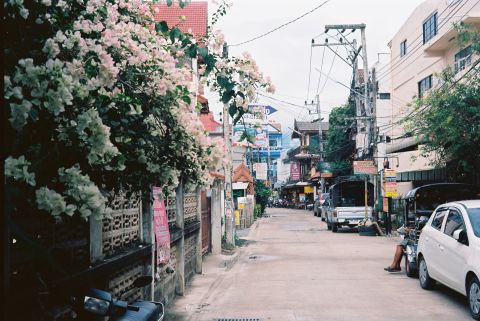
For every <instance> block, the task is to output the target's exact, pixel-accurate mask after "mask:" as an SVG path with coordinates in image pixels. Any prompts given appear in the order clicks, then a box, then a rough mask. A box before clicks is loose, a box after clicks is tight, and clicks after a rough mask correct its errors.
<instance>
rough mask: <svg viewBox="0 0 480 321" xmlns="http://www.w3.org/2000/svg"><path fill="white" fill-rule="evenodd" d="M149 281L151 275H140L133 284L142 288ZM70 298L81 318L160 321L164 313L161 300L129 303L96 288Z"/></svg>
mask: <svg viewBox="0 0 480 321" xmlns="http://www.w3.org/2000/svg"><path fill="white" fill-rule="evenodd" d="M151 283H152V277H150V276H141V277H139V278H138V279H136V280H135V281H134V282H133V286H134V287H136V288H142V287H144V286H147V285H148V284H151ZM120 297H121V296H120ZM72 300H73V305H74V306H75V307H76V308H75V310H76V311H77V312H78V316H79V319H81V320H105V317H108V320H109V321H162V320H163V318H164V314H165V309H164V306H163V304H162V303H161V302H155V301H138V302H135V303H133V304H131V305H130V304H128V302H126V301H122V300H114V299H113V298H112V295H111V294H110V293H108V292H106V291H102V290H98V289H90V290H89V291H88V292H87V294H86V295H85V296H83V297H78V298H77V297H74V298H72Z"/></svg>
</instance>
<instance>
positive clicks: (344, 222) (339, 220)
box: [326, 176, 374, 232]
mask: <svg viewBox="0 0 480 321" xmlns="http://www.w3.org/2000/svg"><path fill="white" fill-rule="evenodd" d="M329 192H330V193H329V194H330V195H329V196H330V198H329V206H328V207H327V209H326V222H327V227H328V229H329V230H332V232H337V231H338V228H340V227H343V226H348V227H357V226H358V224H359V223H360V221H363V220H364V219H365V182H364V181H363V180H359V179H358V178H356V177H353V176H349V177H345V178H343V180H342V181H339V182H338V183H336V184H334V185H332V186H330V189H329ZM373 194H374V193H373V184H372V183H367V216H368V218H370V219H371V218H372V213H373Z"/></svg>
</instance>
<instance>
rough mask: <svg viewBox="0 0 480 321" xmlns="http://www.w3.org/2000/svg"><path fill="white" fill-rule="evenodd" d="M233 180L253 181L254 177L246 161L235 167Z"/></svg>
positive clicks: (235, 181)
mask: <svg viewBox="0 0 480 321" xmlns="http://www.w3.org/2000/svg"><path fill="white" fill-rule="evenodd" d="M232 182H234V183H237V182H250V183H253V177H252V175H251V174H250V169H249V168H248V167H247V165H245V163H241V164H240V165H238V166H237V168H235V170H234V171H233V179H232Z"/></svg>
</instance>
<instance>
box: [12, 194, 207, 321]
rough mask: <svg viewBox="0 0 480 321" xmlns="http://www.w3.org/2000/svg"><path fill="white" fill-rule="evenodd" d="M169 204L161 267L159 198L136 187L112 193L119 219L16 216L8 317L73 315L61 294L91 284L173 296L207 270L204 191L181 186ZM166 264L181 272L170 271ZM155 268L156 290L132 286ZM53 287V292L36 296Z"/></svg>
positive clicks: (116, 293)
mask: <svg viewBox="0 0 480 321" xmlns="http://www.w3.org/2000/svg"><path fill="white" fill-rule="evenodd" d="M148 197H149V196H148ZM165 204H166V209H167V216H168V223H169V229H170V234H171V247H170V260H169V262H168V264H165V265H162V266H156V265H155V264H152V263H153V262H155V261H154V260H153V259H154V257H153V256H152V255H155V251H154V248H155V247H154V246H152V245H154V244H152V240H153V239H154V234H153V233H154V232H153V211H152V204H151V203H150V199H149V198H148V199H147V197H145V198H142V194H141V193H139V192H136V191H125V190H119V191H115V192H111V193H110V197H109V206H110V207H111V208H112V209H113V213H112V218H110V219H104V220H101V221H97V220H94V219H90V220H89V221H88V222H86V221H83V220H82V219H80V218H79V217H77V216H74V217H65V218H64V219H63V221H62V222H55V221H54V219H53V218H52V217H51V216H50V215H48V214H45V213H38V212H37V213H22V215H16V216H14V217H12V218H11V222H10V223H11V224H10V225H9V227H10V228H9V229H7V230H6V232H7V234H6V235H9V239H10V240H14V241H13V242H9V244H7V245H6V246H5V248H6V249H7V255H6V256H5V260H4V267H5V269H6V273H5V275H6V276H7V278H6V280H5V281H6V284H7V287H6V288H5V289H4V290H5V291H8V292H11V293H12V295H11V296H9V298H8V300H7V301H8V302H6V305H7V306H9V307H10V309H9V310H8V311H6V317H7V319H8V320H25V321H30V320H31V321H34V320H35V321H36V320H44V319H49V320H60V319H61V320H69V316H70V315H71V311H70V309H71V308H70V307H69V305H68V302H64V301H62V300H63V299H65V298H69V297H70V296H71V295H73V294H74V293H85V291H86V290H87V289H88V288H90V287H95V288H99V289H104V290H106V291H109V292H111V293H112V295H113V297H114V298H120V297H121V298H122V299H123V300H126V301H128V302H134V301H136V300H139V299H151V294H152V293H154V297H155V298H154V299H155V300H161V301H164V302H165V303H168V302H169V301H171V300H172V299H173V297H174V296H175V294H176V293H179V294H182V293H183V291H184V288H185V282H186V280H188V279H189V278H191V277H192V276H193V275H194V273H195V272H198V271H199V269H200V270H201V257H202V246H201V239H202V238H201V234H200V233H201V227H200V222H201V213H200V207H201V206H200V191H199V190H198V191H195V192H191V193H184V191H183V188H182V187H181V186H180V187H179V188H177V190H176V193H174V194H173V195H169V197H166V198H165ZM167 267H170V268H171V270H173V271H174V272H173V273H167ZM199 267H200V268H199ZM152 274H153V275H155V282H154V288H153V289H149V288H148V287H147V288H144V289H136V288H134V287H133V281H134V280H135V279H136V278H137V277H139V276H142V275H152ZM42 286H43V288H42ZM46 289H48V292H49V293H52V296H51V297H49V298H48V300H40V299H37V298H36V297H37V296H38V292H39V291H45V290H46ZM59 293H61V294H62V295H57V294H59ZM25 300H28V301H29V302H30V301H32V302H34V303H32V306H31V307H30V308H29V309H22V306H24V304H25V302H26V301H25ZM35 304H38V306H37V305H35ZM38 311H43V312H44V313H45V315H43V314H42V313H39V312H38Z"/></svg>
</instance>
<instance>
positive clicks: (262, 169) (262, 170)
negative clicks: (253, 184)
mask: <svg viewBox="0 0 480 321" xmlns="http://www.w3.org/2000/svg"><path fill="white" fill-rule="evenodd" d="M267 169H268V166H267V163H255V178H256V179H259V180H262V181H266V180H267Z"/></svg>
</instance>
